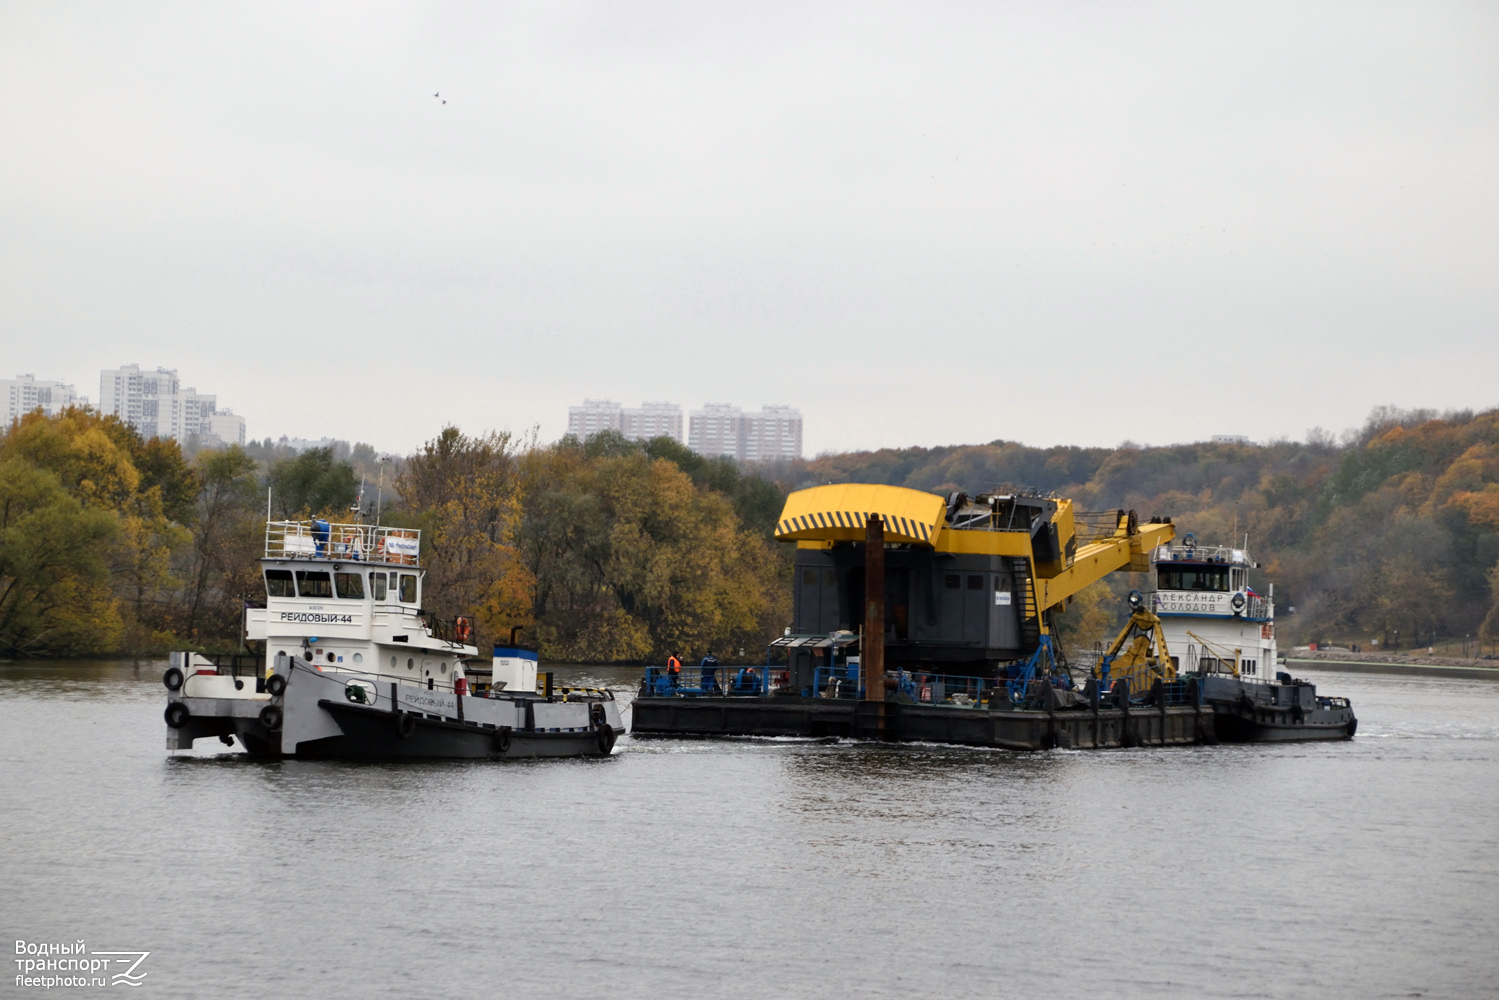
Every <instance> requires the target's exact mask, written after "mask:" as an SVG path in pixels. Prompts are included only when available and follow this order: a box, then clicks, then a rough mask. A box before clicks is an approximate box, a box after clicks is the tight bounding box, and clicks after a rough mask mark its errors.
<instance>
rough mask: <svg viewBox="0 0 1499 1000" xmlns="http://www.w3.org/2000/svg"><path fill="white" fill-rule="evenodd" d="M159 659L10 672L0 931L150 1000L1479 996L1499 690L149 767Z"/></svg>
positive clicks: (1498, 891)
mask: <svg viewBox="0 0 1499 1000" xmlns="http://www.w3.org/2000/svg"><path fill="white" fill-rule="evenodd" d="M163 667H164V664H163V663H160V662H143V663H140V664H132V663H113V664H111V663H79V664H45V665H36V664H25V665H0V733H3V734H4V735H3V739H0V871H4V872H5V876H4V887H5V895H4V897H3V898H4V904H3V908H0V913H3V917H4V920H3V923H4V925H5V926H4V927H3V928H0V929H3V930H4V931H5V932H6V933H10V934H12V935H13V937H14V938H23V939H26V940H32V941H73V940H76V939H77V938H80V937H82V938H85V939H87V940H88V942H89V944H90V947H99V948H105V947H109V948H140V949H150V950H151V951H152V955H151V957H150V959H149V961H148V964H147V966H145V969H146V970H147V971H148V972H149V976H148V978H147V980H146V984H147V986H148V987H149V988H150V989H151V991H152V993H153V995H159V996H167V997H201V996H206V995H214V996H245V997H251V996H253V997H262V996H272V997H280V996H287V997H290V996H308V995H325V994H326V995H333V996H359V997H386V996H388V997H410V996H424V997H425V996H433V997H469V996H488V995H497V994H514V995H518V996H528V997H529V996H568V997H571V996H579V997H585V996H586V997H597V996H604V995H608V996H612V997H660V996H679V995H680V996H687V995H691V996H726V997H756V998H758V997H765V996H792V997H825V996H839V997H842V996H855V997H858V996H869V997H884V996H891V995H911V996H941V997H986V998H987V997H993V996H1008V995H1014V996H1022V995H1025V996H1029V995H1047V996H1083V995H1087V996H1106V997H1129V996H1142V997H1143V996H1150V997H1159V996H1183V997H1199V996H1223V997H1227V996H1246V995H1248V996H1270V997H1303V996H1357V997H1366V996H1367V997H1381V996H1392V997H1393V996H1409V995H1414V994H1421V995H1425V996H1476V995H1485V993H1486V992H1487V993H1488V994H1489V995H1493V994H1494V993H1495V980H1494V974H1495V973H1494V970H1495V964H1494V962H1493V960H1492V951H1493V948H1492V944H1491V942H1492V940H1493V939H1494V937H1495V932H1496V931H1499V926H1496V924H1499V862H1496V859H1499V833H1496V831H1499V796H1496V795H1495V794H1494V791H1495V789H1496V787H1499V684H1496V683H1492V682H1485V681H1482V680H1476V679H1475V680H1471V681H1470V680H1466V679H1459V680H1451V679H1440V680H1438V679H1424V678H1423V679H1413V678H1406V677H1399V676H1388V675H1333V674H1327V673H1318V674H1317V675H1316V677H1315V679H1316V680H1317V682H1318V683H1319V685H1321V686H1322V687H1323V688H1324V689H1325V690H1327V691H1329V692H1333V693H1338V694H1348V695H1350V696H1351V697H1353V698H1354V701H1355V706H1356V708H1357V710H1358V713H1359V717H1360V720H1361V721H1360V729H1359V737H1358V739H1356V740H1354V741H1352V742H1351V743H1338V744H1321V745H1292V746H1265V747H1213V748H1206V747H1204V748H1169V749H1139V750H1129V751H1105V752H1089V751H1055V752H1051V753H1036V754H1014V753H1009V752H1006V751H997V750H969V749H964V748H958V747H945V746H929V745H910V746H881V745H875V744H868V743H858V742H854V741H849V740H755V739H744V740H724V741H706V740H699V741H691V740H634V739H631V738H628V737H627V738H625V739H623V740H621V741H620V744H619V749H618V750H617V752H616V753H615V755H614V756H613V757H612V758H610V759H608V760H572V761H531V762H511V763H498V764H491V763H483V762H430V763H417V764H404V765H401V764H385V763H344V762H332V761H295V760H293V761H283V762H263V761H253V760H249V759H248V758H246V757H244V756H243V755H241V754H238V753H226V752H222V751H221V749H220V748H217V747H216V746H215V748H212V749H207V750H204V751H201V752H197V751H195V752H194V753H193V754H191V755H178V756H169V755H167V754H166V753H165V751H164V750H163V749H162V747H163V745H164V727H163V725H162V721H161V709H162V706H163V703H164V699H163V689H162V688H161V685H160V680H159V679H160V674H161V670H162V669H163ZM555 669H556V671H557V673H558V683H559V684H561V683H566V684H586V685H592V686H608V687H610V688H612V689H614V690H615V691H616V692H617V696H618V697H620V698H621V700H622V701H626V702H627V701H628V699H629V698H631V697H633V690H634V687H635V684H636V681H637V680H638V672H637V671H635V670H632V669H625V670H616V669H612V668H593V667H566V668H562V667H559V668H555Z"/></svg>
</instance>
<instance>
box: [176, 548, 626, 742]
mask: <svg viewBox="0 0 1499 1000" xmlns="http://www.w3.org/2000/svg"><path fill="white" fill-rule="evenodd" d="M420 552H421V537H420V532H419V531H417V530H415V529H409V528H386V527H380V526H376V525H367V524H330V523H329V522H327V521H321V520H314V521H270V522H267V524H266V535H265V558H264V559H263V560H262V569H263V578H264V581H265V592H266V602H265V606H264V607H259V608H256V607H251V608H246V610H245V635H246V639H247V640H248V641H250V642H261V643H263V644H264V646H263V652H262V653H259V654H255V655H251V656H233V657H217V658H211V657H206V656H203V655H201V654H198V653H173V654H172V655H171V666H170V667H169V668H168V669H167V671H166V673H165V674H164V675H163V678H162V682H163V683H164V684H165V685H166V688H167V707H166V723H167V749H168V750H181V749H187V748H190V747H192V746H193V743H194V741H196V740H200V739H204V738H208V737H216V738H218V739H219V740H221V741H222V742H224V743H232V742H233V738H235V737H238V739H239V741H240V743H242V744H243V745H244V748H245V749H246V750H247V751H248V752H249V753H251V754H254V755H263V756H297V757H331V758H437V757H464V758H481V759H498V758H511V757H596V756H607V755H608V754H610V753H611V752H612V751H613V749H614V742H615V740H616V739H617V738H618V737H619V736H620V735H621V734H622V733H623V732H624V727H623V725H622V723H621V720H620V713H619V707H618V705H617V703H616V702H615V700H614V696H613V695H612V694H611V693H610V692H608V691H603V690H597V689H562V690H557V691H554V690H553V689H552V684H551V675H550V674H545V675H543V687H542V690H540V691H538V690H537V658H536V654H535V653H534V652H532V651H530V650H526V649H521V648H518V647H516V646H515V645H514V642H513V633H512V643H511V645H510V646H496V647H495V649H494V657H493V660H492V666H491V667H490V669H488V670H484V669H477V668H475V666H474V665H473V664H472V663H466V662H465V661H469V660H473V659H474V658H476V657H477V655H478V649H477V647H475V646H474V645H472V644H471V643H472V640H473V629H472V625H471V624H470V623H469V622H468V621H467V620H466V619H463V618H458V619H456V620H454V621H444V620H440V619H438V618H437V617H436V616H434V615H432V614H430V613H427V612H423V611H422V610H421V596H422V588H423V584H424V579H423V576H424V574H423V573H422V570H421V566H420ZM479 662H481V663H482V661H479ZM471 674H472V675H473V676H474V679H475V680H476V681H477V680H479V679H480V678H481V677H482V676H483V675H484V674H488V675H489V678H488V683H477V684H475V685H474V686H473V688H472V689H471V688H470V685H469V675H471Z"/></svg>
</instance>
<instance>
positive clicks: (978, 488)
mask: <svg viewBox="0 0 1499 1000" xmlns="http://www.w3.org/2000/svg"><path fill="white" fill-rule="evenodd" d="M827 482H876V483H891V484H895V485H903V486H909V487H913V488H916V489H922V490H929V491H933V492H939V493H942V492H948V491H950V490H955V489H962V490H966V491H968V492H970V493H974V492H982V491H984V490H988V489H991V488H994V487H995V486H996V485H999V484H1002V483H1020V484H1025V485H1026V486H1028V487H1030V488H1035V489H1039V490H1043V491H1044V490H1053V491H1056V492H1057V493H1058V494H1060V495H1064V496H1070V497H1072V498H1074V499H1075V500H1076V501H1077V503H1078V505H1079V507H1080V508H1082V509H1095V510H1103V509H1112V508H1119V507H1125V508H1134V509H1136V510H1138V511H1139V512H1140V514H1141V515H1142V516H1152V515H1164V516H1169V517H1171V518H1173V519H1174V520H1175V521H1176V522H1177V524H1178V525H1179V530H1180V531H1193V532H1194V533H1195V534H1196V535H1197V537H1198V538H1199V539H1200V540H1201V541H1203V542H1204V543H1229V542H1235V541H1237V542H1242V541H1243V540H1244V538H1245V536H1247V537H1248V541H1249V546H1250V549H1251V551H1252V552H1253V553H1254V554H1255V556H1256V558H1258V559H1259V560H1260V561H1261V563H1262V564H1263V569H1262V570H1260V571H1257V572H1256V573H1255V574H1253V575H1252V577H1251V580H1252V582H1253V584H1254V585H1255V586H1256V588H1257V589H1260V590H1261V592H1264V590H1265V588H1266V587H1267V585H1268V583H1269V582H1271V581H1273V582H1274V583H1275V588H1276V589H1275V596H1276V604H1277V615H1278V621H1279V624H1280V637H1281V641H1282V643H1283V644H1284V643H1286V642H1288V641H1292V642H1298V641H1306V640H1321V641H1338V640H1342V641H1371V640H1374V639H1378V640H1379V642H1380V645H1382V646H1385V647H1387V648H1391V647H1396V646H1410V645H1415V644H1422V645H1424V644H1425V643H1426V642H1427V641H1429V637H1430V636H1431V635H1433V634H1437V635H1454V634H1456V635H1462V634H1464V633H1471V634H1475V635H1476V634H1482V635H1483V636H1484V637H1485V638H1486V639H1487V640H1488V641H1499V601H1496V593H1499V410H1491V411H1487V412H1484V413H1478V414H1474V413H1468V412H1462V413H1446V414H1436V413H1432V412H1429V411H1419V410H1417V411H1400V410H1395V409H1391V408H1383V409H1379V410H1376V411H1375V412H1374V413H1373V414H1371V416H1370V418H1369V420H1368V421H1367V422H1366V423H1365V424H1364V426H1363V427H1361V428H1359V429H1357V430H1355V431H1351V432H1349V433H1347V434H1345V435H1343V436H1342V437H1340V438H1334V437H1333V436H1332V435H1329V434H1326V433H1323V432H1320V431H1314V432H1313V433H1311V434H1309V435H1308V438H1307V440H1306V441H1305V442H1292V441H1276V442H1271V443H1268V444H1264V445H1252V444H1233V443H1195V444H1180V445H1170V446H1165V447H1141V446H1138V445H1133V444H1128V443H1127V444H1125V445H1121V446H1120V447H1118V448H1074V447H1058V448H1029V447H1026V446H1024V445H1021V444H1017V443H1015V442H1006V441H996V442H992V443H990V444H987V445H965V446H953V447H942V448H907V449H885V450H880V451H874V452H857V453H847V454H839V455H826V456H820V457H818V458H815V459H812V460H808V461H798V462H791V463H782V464H780V465H775V466H766V467H761V468H758V469H746V468H743V467H741V466H739V465H738V464H736V463H735V462H733V461H732V460H730V459H727V458H719V459H708V458H703V457H702V456H699V455H696V454H694V453H693V452H691V451H689V450H688V449H687V448H685V447H684V446H683V445H681V444H680V443H678V442H676V441H674V440H671V439H670V438H658V439H656V440H654V441H648V442H631V441H626V440H625V439H624V438H622V437H621V436H620V435H618V434H616V433H612V432H611V433H605V434H600V435H596V436H594V437H591V438H589V439H588V440H587V441H579V440H577V439H576V438H572V437H566V438H563V439H562V440H561V441H558V442H556V443H554V444H547V445H542V444H538V443H537V442H536V441H535V440H534V438H526V439H517V438H515V437H514V436H512V435H509V434H505V433H489V434H483V435H478V436H470V435H467V434H464V433H463V432H462V431H460V430H459V429H457V428H454V427H448V428H445V429H443V430H442V431H441V432H440V433H439V434H438V435H437V436H436V437H434V438H433V439H432V440H430V441H428V442H427V443H426V444H425V445H424V446H423V447H422V448H421V449H419V450H418V451H417V452H416V453H415V454H412V455H409V456H405V457H403V458H400V459H398V460H395V461H391V462H387V463H385V464H384V465H381V464H380V463H379V461H378V460H377V458H376V456H375V453H374V450H373V449H372V448H370V447H369V446H367V445H356V446H352V447H350V446H348V445H343V444H339V445H335V446H334V447H330V448H320V449H313V450H310V451H305V452H301V453H293V452H290V451H287V450H286V449H277V448H275V447H274V446H272V445H271V444H270V442H266V443H265V444H263V445H261V444H256V445H252V447H251V448H249V449H244V448H229V449H221V450H208V451H201V452H198V453H197V454H193V455H184V453H183V451H182V449H181V448H179V447H178V445H177V444H176V443H175V442H173V441H170V440H164V439H159V438H152V439H149V440H146V439H142V438H141V437H140V436H139V435H138V434H136V433H135V432H134V431H133V430H132V429H131V428H130V427H129V426H128V425H126V424H124V423H122V422H121V421H119V420H118V419H117V418H114V417H104V416H100V415H99V414H97V413H95V412H93V411H90V410H87V409H71V410H67V411H64V412H63V413H61V414H59V415H57V416H54V417H47V416H45V415H43V414H42V413H40V412H35V413H32V414H29V415H27V416H25V417H23V418H22V419H21V420H19V421H17V422H15V423H14V424H13V425H12V426H11V427H10V428H8V429H6V430H5V431H4V433H3V435H0V656H5V657H18V656H79V655H110V654H115V655H122V654H123V655H129V654H144V653H154V652H160V651H162V650H165V649H171V648H186V647H191V648H200V649H225V648H232V647H234V646H235V645H236V644H237V642H238V636H239V629H240V622H241V616H242V611H243V607H244V603H245V601H247V600H251V601H258V600H261V599H263V589H262V585H261V581H260V574H259V563H258V560H259V558H260V555H261V552H262V546H263V539H264V529H265V525H264V522H265V520H266V514H267V510H268V506H267V505H268V503H269V513H270V515H271V516H272V517H274V518H306V517H312V516H322V517H327V518H329V519H330V520H335V521H348V520H352V519H354V518H356V517H363V518H364V519H365V520H366V521H368V520H371V519H373V517H374V514H375V507H376V505H377V503H378V505H379V506H380V507H381V519H382V521H383V522H384V523H386V524H390V525H392V526H397V527H402V526H404V527H418V528H421V529H422V531H423V534H422V543H423V562H424V565H425V567H426V569H427V573H428V590H427V595H428V599H427V601H426V603H427V604H428V610H431V611H433V612H434V613H436V614H438V615H440V616H442V617H448V618H451V617H455V616H457V615H460V614H462V615H468V616H471V617H473V618H474V619H475V620H476V621H477V623H478V625H479V626H480V630H481V640H488V639H504V638H507V637H508V636H509V634H510V630H511V629H512V628H515V627H519V628H521V629H522V633H521V634H522V637H523V638H526V639H529V640H531V641H532V642H534V643H535V644H537V645H539V646H540V648H541V650H542V652H543V654H544V655H545V656H546V657H547V658H548V659H552V660H581V661H591V662H640V661H660V660H662V659H664V657H665V656H666V655H667V654H668V653H671V652H676V653H681V654H684V655H689V656H697V655H701V654H702V653H704V652H708V651H710V650H711V651H714V652H716V653H718V654H719V655H721V656H722V655H725V654H737V652H738V650H739V649H740V648H741V647H742V648H744V649H745V650H746V651H747V654H748V655H749V656H755V655H757V654H756V650H757V649H758V648H759V647H761V646H762V645H763V644H764V643H765V642H766V641H768V640H769V639H770V638H771V637H773V636H774V635H775V634H776V633H778V632H779V631H780V629H781V628H782V627H783V626H784V625H785V624H786V623H787V622H788V621H789V619H790V593H789V592H790V563H791V555H792V553H791V551H790V549H789V547H788V546H783V545H778V544H776V543H774V542H773V541H772V540H771V533H772V530H773V528H774V524H775V521H776V518H777V516H778V514H779V512H780V509H781V506H782V504H783V503H784V499H785V496H786V494H787V493H788V492H789V491H790V490H792V489H797V488H801V487H804V486H811V485H818V484H822V483H827ZM1143 582H1144V581H1143V580H1139V579H1134V580H1131V579H1129V578H1127V577H1125V576H1122V575H1119V576H1116V578H1114V579H1111V580H1109V581H1106V582H1105V583H1104V584H1103V585H1099V586H1096V587H1095V588H1093V589H1091V590H1090V591H1087V592H1085V593H1084V594H1082V595H1080V596H1079V598H1078V599H1077V600H1076V601H1075V602H1074V605H1073V607H1072V608H1071V609H1070V610H1069V611H1067V612H1066V613H1065V614H1064V615H1062V616H1061V627H1062V629H1063V634H1064V636H1065V637H1066V638H1067V639H1068V640H1069V641H1070V642H1072V643H1073V644H1074V645H1076V644H1081V645H1083V646H1085V647H1086V646H1090V645H1091V644H1092V642H1094V641H1102V640H1104V639H1106V638H1107V636H1108V635H1109V633H1110V632H1111V631H1112V630H1113V629H1115V628H1117V626H1118V623H1119V622H1120V620H1121V618H1122V616H1123V608H1124V605H1123V601H1122V595H1123V593H1124V591H1126V590H1127V589H1128V588H1129V587H1130V586H1140V585H1141V584H1142V583H1143Z"/></svg>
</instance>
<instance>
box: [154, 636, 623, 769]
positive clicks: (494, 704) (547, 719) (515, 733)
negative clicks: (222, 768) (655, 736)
mask: <svg viewBox="0 0 1499 1000" xmlns="http://www.w3.org/2000/svg"><path fill="white" fill-rule="evenodd" d="M271 676H272V677H273V678H280V679H281V680H282V681H283V683H280V684H275V685H271V684H266V685H264V686H265V687H274V688H275V690H276V693H275V694H272V693H269V692H268V691H261V692H255V693H251V692H249V691H248V690H246V691H245V696H244V697H217V698H215V697H193V696H187V697H183V696H180V695H177V694H175V693H174V694H173V695H171V696H170V697H169V700H168V705H167V712H166V720H167V748H168V749H170V750H179V749H186V748H188V747H191V746H192V745H193V743H194V742H195V741H196V740H199V739H204V738H214V737H216V738H218V739H220V740H222V741H223V742H225V743H232V742H233V738H235V737H238V739H239V741H240V742H241V743H242V744H243V745H244V747H245V750H246V751H248V752H249V753H250V754H252V755H256V756H268V757H308V758H320V759H342V760H421V759H468V760H508V759H514V758H535V757H607V756H609V755H610V754H611V753H613V751H614V744H615V742H616V741H617V740H618V738H619V737H620V736H621V735H623V734H624V726H623V725H622V724H621V721H620V717H619V709H618V707H617V705H616V703H615V702H614V701H613V700H612V699H610V698H609V697H608V696H607V695H595V696H591V697H587V698H582V699H579V700H557V699H556V698H547V697H545V696H542V695H536V696H528V695H520V694H517V695H512V696H509V697H500V698H486V697H478V696H474V695H459V694H455V693H452V692H441V691H432V690H429V689H425V688H414V687H410V686H407V685H401V684H396V683H385V684H379V683H375V682H371V681H370V680H368V679H367V676H360V675H354V674H349V673H342V672H337V673H336V672H332V671H323V670H318V669H316V668H312V667H307V666H304V665H302V664H300V663H298V662H296V661H289V660H288V659H287V658H285V657H279V658H278V663H277V672H276V673H274V674H272V675H271Z"/></svg>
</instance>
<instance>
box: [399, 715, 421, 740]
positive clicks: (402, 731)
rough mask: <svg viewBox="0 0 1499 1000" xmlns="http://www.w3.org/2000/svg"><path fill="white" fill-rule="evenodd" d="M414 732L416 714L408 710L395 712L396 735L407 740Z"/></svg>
mask: <svg viewBox="0 0 1499 1000" xmlns="http://www.w3.org/2000/svg"><path fill="white" fill-rule="evenodd" d="M415 734H416V716H414V715H412V714H411V713H410V712H397V713H396V735H397V736H399V737H400V738H401V739H403V740H409V739H411V737H412V736H414V735H415Z"/></svg>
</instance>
